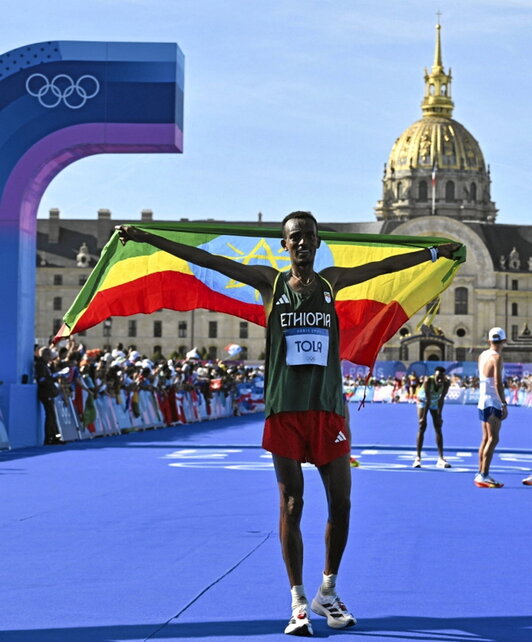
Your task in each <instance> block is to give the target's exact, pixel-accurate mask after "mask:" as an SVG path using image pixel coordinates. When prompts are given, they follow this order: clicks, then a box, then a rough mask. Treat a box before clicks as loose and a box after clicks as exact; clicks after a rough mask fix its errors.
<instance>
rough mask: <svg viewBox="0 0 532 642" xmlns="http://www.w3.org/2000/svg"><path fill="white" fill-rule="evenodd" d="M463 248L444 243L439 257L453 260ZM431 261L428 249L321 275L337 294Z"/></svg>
mask: <svg viewBox="0 0 532 642" xmlns="http://www.w3.org/2000/svg"><path fill="white" fill-rule="evenodd" d="M460 247H461V244H460V243H444V244H443V245H438V248H437V249H438V255H439V256H440V257H445V258H448V259H452V258H453V253H454V252H456V251H457V250H458V249H459V248H460ZM430 260H431V254H430V251H429V249H428V248H424V249H422V250H419V251H417V252H406V253H405V254H399V255H397V256H389V257H388V258H386V259H382V261H373V262H372V263H366V264H365V265H358V266H356V267H352V268H343V267H329V268H325V269H324V270H322V271H321V274H322V275H323V277H324V278H326V279H327V280H328V281H329V283H331V285H332V286H333V289H334V291H335V292H338V290H341V289H342V288H347V287H349V286H350V285H357V284H358V283H363V282H364V281H368V280H369V279H373V278H375V277H376V276H381V275H382V274H390V273H391V272H399V271H400V270H405V269H406V268H409V267H413V266H414V265H419V264H420V263H425V262H426V261H430Z"/></svg>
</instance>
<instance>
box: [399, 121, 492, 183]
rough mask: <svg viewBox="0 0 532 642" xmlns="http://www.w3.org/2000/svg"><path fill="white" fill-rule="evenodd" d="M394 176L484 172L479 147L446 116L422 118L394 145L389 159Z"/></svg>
mask: <svg viewBox="0 0 532 642" xmlns="http://www.w3.org/2000/svg"><path fill="white" fill-rule="evenodd" d="M388 163H389V169H390V170H391V171H394V172H398V171H399V172H400V171H401V170H405V171H409V170H410V169H412V168H419V169H429V170H430V169H431V168H433V167H437V168H438V169H462V170H472V171H477V172H478V171H484V170H485V163H484V157H483V155H482V152H481V150H480V146H479V144H478V142H477V141H476V140H475V138H474V137H473V136H472V135H471V134H470V133H469V132H468V131H467V129H466V128H465V127H464V126H463V125H461V124H460V123H459V122H457V121H456V120H453V119H452V118H448V117H447V116H424V117H423V118H421V119H420V120H418V121H416V122H415V123H414V124H413V125H410V127H409V128H408V129H406V130H405V131H404V132H403V133H402V134H401V136H399V138H398V139H397V140H396V141H395V143H394V145H393V147H392V151H391V153H390V157H389V161H388Z"/></svg>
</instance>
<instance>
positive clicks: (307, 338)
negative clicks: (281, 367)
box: [284, 328, 329, 366]
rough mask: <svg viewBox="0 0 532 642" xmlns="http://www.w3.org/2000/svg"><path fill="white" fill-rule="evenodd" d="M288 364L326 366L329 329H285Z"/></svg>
mask: <svg viewBox="0 0 532 642" xmlns="http://www.w3.org/2000/svg"><path fill="white" fill-rule="evenodd" d="M284 336H285V341H286V365H287V366H326V365H327V359H328V356H329V330H327V329H325V328H291V329H290V330H285V331H284Z"/></svg>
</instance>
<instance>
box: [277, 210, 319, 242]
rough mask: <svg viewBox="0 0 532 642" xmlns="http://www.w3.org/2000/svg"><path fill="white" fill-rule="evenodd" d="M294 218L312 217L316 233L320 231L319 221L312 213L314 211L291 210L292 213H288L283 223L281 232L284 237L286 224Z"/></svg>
mask: <svg viewBox="0 0 532 642" xmlns="http://www.w3.org/2000/svg"><path fill="white" fill-rule="evenodd" d="M293 218H307V219H310V220H311V221H314V225H315V226H316V233H317V232H318V221H317V220H316V218H315V217H314V215H313V214H312V212H303V211H299V210H298V211H297V212H290V214H287V215H286V216H285V217H284V218H283V221H282V223H281V234H282V236H283V238H284V226H285V225H286V224H287V223H288V221H289V220H290V219H293Z"/></svg>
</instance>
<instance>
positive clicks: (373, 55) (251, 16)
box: [1, 0, 532, 223]
mask: <svg viewBox="0 0 532 642" xmlns="http://www.w3.org/2000/svg"><path fill="white" fill-rule="evenodd" d="M438 10H440V11H441V12H442V16H441V23H442V44H443V62H444V65H445V67H446V69H448V68H449V66H450V67H452V71H453V99H454V102H455V111H454V118H455V119H456V120H458V121H459V122H461V123H462V124H463V125H464V126H465V127H466V128H467V129H469V131H470V132H471V133H472V134H473V136H474V137H475V138H476V139H477V140H478V141H479V143H480V145H481V148H482V150H483V152H484V157H485V159H486V162H487V163H489V165H490V166H491V176H492V181H493V184H492V198H493V200H495V202H496V204H497V207H498V208H499V210H500V211H499V215H498V219H497V220H498V222H499V223H530V222H532V217H531V216H530V213H529V212H530V207H531V204H532V172H531V170H530V165H531V162H530V158H529V156H530V153H531V151H532V117H531V114H532V74H531V73H530V60H531V58H532V44H531V42H532V38H531V36H530V34H531V33H532V0H497V1H490V0H467V1H464V0H449V1H447V0H441V1H439V2H435V1H433V0H422V1H421V0H420V1H418V0H413V1H409V0H405V1H403V2H397V1H396V0H380V2H375V0H223V1H222V0H219V1H216V0H164V1H163V0H91V1H90V2H87V0H82V1H80V0H47V2H41V1H40V0H39V2H37V1H35V0H25V1H24V2H20V3H9V5H8V6H7V7H4V10H3V12H2V13H3V16H2V27H1V31H2V41H3V50H4V51H9V50H11V49H14V48H16V47H19V46H22V45H24V44H28V43H33V42H40V41H43V40H118V41H148V42H177V43H178V44H179V46H180V47H181V49H182V50H183V52H184V54H185V59H186V62H185V76H186V81H185V83H186V88H185V149H184V154H183V155H137V154H134V155H102V156H95V157H91V158H87V159H83V160H81V161H78V162H77V163H74V164H73V165H71V166H70V167H68V168H66V169H65V170H63V172H62V173H61V174H60V175H59V176H57V177H56V178H55V179H54V181H53V182H52V183H51V185H50V186H49V188H48V189H47V191H46V193H45V195H44V197H43V199H42V202H41V207H40V210H39V216H40V217H46V216H48V210H49V208H51V207H58V208H59V209H60V210H61V216H62V217H63V218H93V217H95V216H96V212H97V210H98V209H99V208H102V207H105V208H109V209H110V210H111V211H112V215H113V218H131V220H136V219H138V218H139V217H140V211H141V210H142V209H144V208H150V209H152V210H153V211H154V214H155V217H156V218H158V219H167V220H172V219H179V218H182V217H186V218H190V219H196V218H216V219H227V220H248V221H253V220H256V217H257V213H258V212H259V211H261V212H262V213H263V216H264V219H265V220H271V221H277V220H280V219H281V218H282V217H283V216H284V215H285V214H286V213H288V212H290V211H292V210H295V209H308V210H312V211H313V212H314V213H315V214H316V215H317V217H318V220H321V221H370V220H374V212H373V207H374V205H375V203H376V201H377V200H378V199H379V198H380V195H381V177H382V170H383V165H384V163H385V161H386V160H387V158H388V154H389V152H390V149H391V147H392V144H393V142H394V140H395V139H396V138H397V137H398V136H399V135H400V134H401V132H402V131H403V130H404V129H406V128H407V127H408V126H409V125H410V124H412V123H413V122H414V121H416V120H418V119H419V118H420V116H421V108H420V102H421V98H422V95H423V70H424V67H430V66H431V64H432V59H433V51H434V33H435V32H434V25H435V23H436V11H438Z"/></svg>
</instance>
